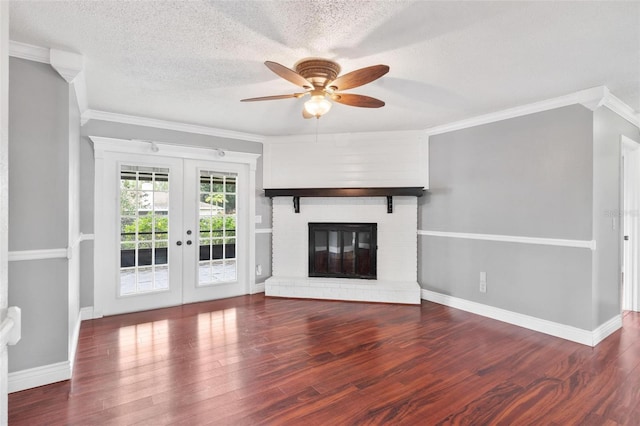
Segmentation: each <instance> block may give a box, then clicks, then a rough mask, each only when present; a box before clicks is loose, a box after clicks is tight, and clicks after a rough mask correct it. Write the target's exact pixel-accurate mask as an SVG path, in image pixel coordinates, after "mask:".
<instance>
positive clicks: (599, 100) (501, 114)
mask: <svg viewBox="0 0 640 426" xmlns="http://www.w3.org/2000/svg"><path fill="white" fill-rule="evenodd" d="M608 92H609V90H608V89H607V88H606V87H604V86H600V87H593V88H591V89H586V90H581V91H579V92H575V93H570V94H568V95H564V96H559V97H557V98H552V99H547V100H544V101H539V102H534V103H531V104H527V105H521V106H517V107H514V108H509V109H505V110H501V111H496V112H492V113H489V114H484V115H479V116H477V117H473V118H469V119H465V120H461V121H456V122H453V123H449V124H443V125H441V126H435V127H431V128H429V129H426V130H425V131H426V133H427V135H429V136H432V135H439V134H442V133H448V132H452V131H455V130H462V129H467V128H469V127H475V126H481V125H483V124H489V123H495V122H497V121H502V120H507V119H510V118H515V117H522V116H524V115H529V114H534V113H537V112H542V111H548V110H551V109H556V108H561V107H565V106H568V105H575V104H581V105H583V106H585V107H586V108H589V109H590V110H592V111H593V110H595V109H596V108H598V107H600V106H601V105H603V104H604V99H605V98H606V96H607V94H608Z"/></svg>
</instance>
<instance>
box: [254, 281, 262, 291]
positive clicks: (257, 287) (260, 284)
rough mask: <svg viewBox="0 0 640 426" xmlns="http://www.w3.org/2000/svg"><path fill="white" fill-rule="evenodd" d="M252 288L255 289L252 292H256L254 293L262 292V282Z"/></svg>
mask: <svg viewBox="0 0 640 426" xmlns="http://www.w3.org/2000/svg"><path fill="white" fill-rule="evenodd" d="M254 288H255V291H254V292H253V294H256V293H264V282H261V283H257V284H256V285H255V286H254Z"/></svg>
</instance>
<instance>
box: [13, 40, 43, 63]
mask: <svg viewBox="0 0 640 426" xmlns="http://www.w3.org/2000/svg"><path fill="white" fill-rule="evenodd" d="M9 56H13V57H14V58H20V59H26V60H28V61H35V62H42V63H43V64H50V63H51V62H50V61H51V59H50V53H49V49H47V48H46V47H40V46H34V45H32V44H27V43H20V42H19V41H13V40H9Z"/></svg>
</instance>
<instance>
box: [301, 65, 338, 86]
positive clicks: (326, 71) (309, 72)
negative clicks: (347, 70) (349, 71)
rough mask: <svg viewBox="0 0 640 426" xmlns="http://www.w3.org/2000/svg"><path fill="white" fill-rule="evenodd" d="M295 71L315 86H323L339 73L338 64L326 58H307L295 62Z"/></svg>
mask: <svg viewBox="0 0 640 426" xmlns="http://www.w3.org/2000/svg"><path fill="white" fill-rule="evenodd" d="M295 67H296V72H297V73H298V74H300V75H301V76H303V77H304V78H306V79H307V80H309V81H310V82H311V83H312V84H313V85H314V86H315V87H316V88H319V87H325V86H326V85H327V83H330V82H332V81H333V80H335V79H336V78H337V77H338V74H340V65H338V64H337V63H335V62H333V61H330V60H328V59H320V58H308V59H303V60H301V61H299V62H298V63H296V65H295Z"/></svg>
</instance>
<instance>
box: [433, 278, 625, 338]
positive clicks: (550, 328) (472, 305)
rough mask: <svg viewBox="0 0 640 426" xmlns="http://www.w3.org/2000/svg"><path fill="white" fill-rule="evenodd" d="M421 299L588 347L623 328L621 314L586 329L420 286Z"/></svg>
mask: <svg viewBox="0 0 640 426" xmlns="http://www.w3.org/2000/svg"><path fill="white" fill-rule="evenodd" d="M422 299H424V300H428V301H430V302H435V303H439V304H441V305H445V306H449V307H452V308H456V309H460V310H463V311H467V312H471V313H473V314H476V315H481V316H483V317H487V318H492V319H495V320H498V321H502V322H506V323H508V324H513V325H517V326H519V327H523V328H528V329H529V330H533V331H538V332H540V333H545V334H549V335H551V336H555V337H560V338H562V339H565V340H570V341H572V342H576V343H581V344H583V345H587V346H595V345H597V344H598V343H600V342H601V341H602V340H604V339H605V338H606V337H607V336H609V335H610V334H611V333H613V332H615V331H616V330H618V329H619V328H620V327H622V317H621V316H620V315H618V316H616V317H614V318H612V319H611V320H609V321H607V322H606V323H604V324H603V325H601V326H600V327H598V328H596V329H595V330H594V331H589V330H583V329H581V328H577V327H573V326H570V325H565V324H560V323H557V322H553V321H547V320H544V319H540V318H536V317H532V316H529V315H524V314H520V313H517V312H512V311H507V310H505V309H500V308H496V307H493V306H488V305H483V304H482V303H477V302H472V301H469V300H465V299H460V298H458V297H453V296H449V295H446V294H441V293H437V292H435V291H431V290H426V289H422Z"/></svg>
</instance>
